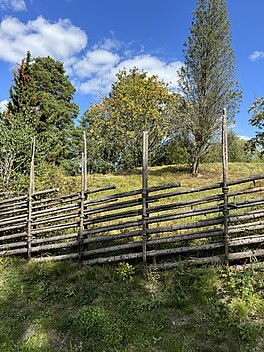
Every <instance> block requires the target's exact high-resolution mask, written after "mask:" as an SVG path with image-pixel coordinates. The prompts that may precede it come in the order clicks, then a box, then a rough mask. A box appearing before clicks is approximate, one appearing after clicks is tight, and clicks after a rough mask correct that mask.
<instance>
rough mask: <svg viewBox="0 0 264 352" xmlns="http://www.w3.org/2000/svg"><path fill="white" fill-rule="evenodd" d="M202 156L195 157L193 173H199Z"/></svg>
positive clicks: (195, 174)
mask: <svg viewBox="0 0 264 352" xmlns="http://www.w3.org/2000/svg"><path fill="white" fill-rule="evenodd" d="M199 165H200V157H198V156H197V157H195V159H194V161H193V163H192V175H193V176H197V175H198V173H199Z"/></svg>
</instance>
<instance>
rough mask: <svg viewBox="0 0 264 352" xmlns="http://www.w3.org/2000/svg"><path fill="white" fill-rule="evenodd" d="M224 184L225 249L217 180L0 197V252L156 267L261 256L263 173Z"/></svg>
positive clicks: (44, 258)
mask: <svg viewBox="0 0 264 352" xmlns="http://www.w3.org/2000/svg"><path fill="white" fill-rule="evenodd" d="M227 186H228V193H227V199H228V202H227V210H228V215H227V224H228V235H229V240H228V253H226V251H225V233H224V230H225V229H224V221H225V219H224V216H225V215H224V210H225V207H224V194H223V193H224V192H223V185H222V183H216V184H212V185H208V186H202V187H198V188H190V189H182V188H181V186H180V183H179V182H175V183H171V184H166V185H159V186H155V187H147V188H145V189H143V188H142V189H138V190H133V191H130V192H123V193H114V194H109V195H107V194H106V193H108V192H110V191H111V190H112V189H114V186H112V185H111V186H108V187H102V188H98V189H94V190H86V191H81V192H75V193H72V194H68V195H57V192H58V190H57V189H51V190H45V191H42V192H35V193H32V194H31V195H30V196H20V197H14V198H8V199H2V200H0V255H1V256H4V255H5V256H6V255H12V256H13V255H20V256H24V257H27V258H29V259H30V258H31V259H32V260H35V261H48V260H62V259H74V260H81V261H83V262H85V263H87V264H97V263H109V262H117V261H124V260H126V261H129V260H137V261H143V262H146V263H147V264H148V265H152V266H155V267H157V268H161V267H168V266H169V267H170V266H173V265H177V262H178V261H179V260H181V261H185V262H186V263H187V264H200V263H211V262H216V261H221V262H224V261H226V260H228V261H232V260H239V259H243V260H244V259H246V258H249V257H252V256H256V257H261V256H264V248H263V243H264V206H263V205H264V174H263V175H255V176H250V177H248V178H244V179H238V180H233V181H228V183H227ZM96 194H97V196H96V198H95V195H96ZM100 194H101V196H100ZM91 196H93V198H91ZM29 197H31V200H30V199H29ZM80 234H81V235H80Z"/></svg>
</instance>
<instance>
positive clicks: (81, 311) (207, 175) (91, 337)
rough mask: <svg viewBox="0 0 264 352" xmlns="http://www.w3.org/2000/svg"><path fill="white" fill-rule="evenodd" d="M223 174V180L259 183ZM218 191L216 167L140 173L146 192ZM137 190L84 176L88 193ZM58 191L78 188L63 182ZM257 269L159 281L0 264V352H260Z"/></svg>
mask: <svg viewBox="0 0 264 352" xmlns="http://www.w3.org/2000/svg"><path fill="white" fill-rule="evenodd" d="M263 171H264V165H263V164H231V165H230V168H229V175H230V179H235V178H239V177H245V176H249V175H253V174H257V173H263ZM174 181H180V182H181V184H182V186H183V187H195V186H199V185H205V184H210V183H214V182H216V181H221V165H220V164H210V165H203V166H202V168H201V176H200V177H197V178H194V177H192V176H190V175H189V174H188V173H187V172H186V170H185V169H184V168H179V167H173V166H168V167H159V168H151V169H150V171H149V183H150V186H154V185H157V184H163V183H170V182H174ZM112 183H115V184H116V186H117V192H119V191H125V190H133V189H137V188H140V186H141V176H140V170H135V171H133V172H130V173H127V174H126V175H124V174H119V175H118V174H117V175H90V176H89V186H90V188H96V187H98V186H103V185H107V184H108V185H109V184H112ZM62 185H64V186H63V187H64V190H73V189H76V188H78V185H79V179H78V178H75V179H72V178H65V179H64V180H63V183H62ZM263 296H264V269H261V268H259V269H254V267H253V266H252V267H249V268H247V269H244V270H243V271H236V270H235V268H234V267H233V268H225V267H222V266H203V267H197V268H186V267H183V266H179V267H178V268H177V269H173V270H168V271H164V272H155V271H146V270H144V269H143V268H142V267H141V266H132V265H129V264H127V263H126V264H124V263H123V264H122V263H121V264H116V265H111V266H98V267H78V266H77V265H76V264H74V263H71V262H63V263H60V262H56V263H46V264H40V263H39V264H36V263H35V264H34V263H27V262H25V261H24V260H22V259H20V260H19V259H4V258H2V259H1V258H0V322H1V324H0V352H11V351H12V352H62V351H63V352H64V351H65V352H66V351H82V352H86V351H93V352H97V351H98V352H99V351H100V352H103V351H105V352H123V351H124V352H141V351H142V352H143V351H147V352H148V351H157V352H159V351H160V352H161V351H162V352H178V351H179V352H196V351H198V352H215V351H216V352H218V351H219V352H232V351H233V352H250V351H252V352H262V351H264V320H263V314H264V300H263Z"/></svg>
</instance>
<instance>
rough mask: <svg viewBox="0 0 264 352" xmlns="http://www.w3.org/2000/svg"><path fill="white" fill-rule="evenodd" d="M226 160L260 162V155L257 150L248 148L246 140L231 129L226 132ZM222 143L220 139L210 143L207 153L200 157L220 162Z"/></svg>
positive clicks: (204, 160) (208, 160) (204, 159)
mask: <svg viewBox="0 0 264 352" xmlns="http://www.w3.org/2000/svg"><path fill="white" fill-rule="evenodd" d="M227 141H228V160H229V162H231V163H243V162H260V161H261V157H260V155H259V153H257V151H252V150H251V149H250V148H249V143H248V141H246V140H244V139H242V138H240V137H239V136H237V135H236V134H235V133H234V132H233V131H232V130H230V131H229V132H228V136H227ZM221 160H222V143H221V141H220V140H217V141H215V142H212V143H210V146H209V149H208V153H207V155H206V156H205V157H204V158H203V159H202V161H203V162H207V163H210V162H213V163H215V162H221Z"/></svg>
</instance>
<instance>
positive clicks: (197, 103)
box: [179, 0, 241, 174]
mask: <svg viewBox="0 0 264 352" xmlns="http://www.w3.org/2000/svg"><path fill="white" fill-rule="evenodd" d="M190 32H191V34H190V36H189V38H188V43H187V44H185V49H184V58H185V61H184V66H183V67H182V68H181V69H180V70H179V86H180V91H181V92H182V94H183V96H184V98H185V101H186V104H183V107H182V109H183V113H182V116H181V118H180V119H179V129H180V132H179V133H180V136H182V140H183V141H184V143H185V145H186V148H187V150H188V154H189V162H190V164H191V165H192V170H193V173H194V174H197V173H198V169H199V163H200V161H201V158H202V157H203V156H204V155H205V154H206V153H207V150H208V146H209V143H210V142H211V141H212V140H213V138H214V137H215V136H216V135H217V134H218V133H219V131H220V128H221V116H222V110H223V108H224V107H225V108H226V109H227V112H228V117H229V120H232V118H233V117H234V115H235V113H236V111H237V107H238V104H239V102H240V100H241V91H240V89H239V88H238V84H237V82H236V80H235V67H234V61H235V57H234V53H233V50H232V46H231V33H230V22H229V20H228V14H227V10H226V2H225V1H224V0H199V1H198V5H197V9H196V11H195V12H194V18H193V23H192V27H191V30H190Z"/></svg>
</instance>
